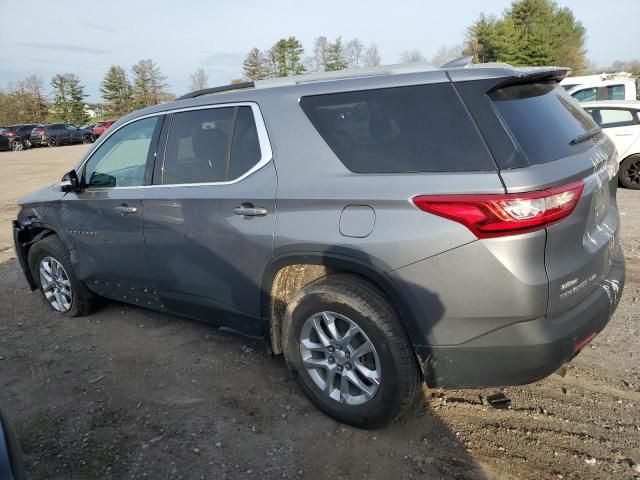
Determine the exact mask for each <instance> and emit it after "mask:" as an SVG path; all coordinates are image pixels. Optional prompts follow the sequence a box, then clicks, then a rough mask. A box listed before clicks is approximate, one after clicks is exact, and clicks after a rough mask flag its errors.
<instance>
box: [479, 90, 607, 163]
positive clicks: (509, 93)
mask: <svg viewBox="0 0 640 480" xmlns="http://www.w3.org/2000/svg"><path fill="white" fill-rule="evenodd" d="M489 98H490V99H491V101H492V102H493V104H494V105H495V107H496V109H497V111H498V113H499V115H500V116H501V117H502V119H503V120H504V123H505V124H506V126H507V127H508V129H509V130H510V131H511V133H512V135H513V137H514V139H515V140H516V142H517V143H518V145H519V146H520V148H521V150H522V152H523V153H524V155H525V156H526V158H527V161H528V163H529V164H530V165H539V164H542V163H547V162H552V161H554V160H558V159H560V158H563V157H567V156H569V155H574V154H576V153H579V152H582V151H585V150H587V149H589V148H590V147H591V146H592V145H593V142H596V141H599V138H600V137H599V136H596V137H594V138H593V139H592V140H590V141H586V142H581V143H578V144H575V145H572V144H571V141H572V140H573V139H575V138H576V137H578V136H580V135H581V134H583V133H585V132H587V131H589V130H591V129H592V128H596V127H597V126H596V124H595V122H594V121H593V119H592V118H591V116H589V114H588V113H587V112H585V111H584V110H583V109H582V108H581V107H580V105H579V104H578V103H577V102H576V101H575V100H573V99H572V98H571V97H570V96H569V95H568V94H567V93H566V92H565V90H564V89H563V88H562V87H560V86H558V85H557V84H556V83H555V82H550V83H528V84H521V85H511V86H507V87H503V88H500V89H498V90H496V91H494V92H492V93H490V94H489Z"/></svg>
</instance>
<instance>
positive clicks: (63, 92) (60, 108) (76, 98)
mask: <svg viewBox="0 0 640 480" xmlns="http://www.w3.org/2000/svg"><path fill="white" fill-rule="evenodd" d="M51 86H52V87H53V110H54V112H55V115H56V117H58V118H59V119H61V120H62V121H64V122H67V123H85V122H86V121H87V114H86V113H85V111H84V99H85V97H86V96H87V95H85V94H84V87H83V86H82V85H81V84H80V79H79V78H78V77H77V76H76V75H74V74H72V73H65V74H57V75H55V76H54V77H53V78H52V79H51Z"/></svg>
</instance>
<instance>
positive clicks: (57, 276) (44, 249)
mask: <svg viewBox="0 0 640 480" xmlns="http://www.w3.org/2000/svg"><path fill="white" fill-rule="evenodd" d="M29 268H30V270H31V275H32V276H33V278H34V279H35V281H36V283H37V285H38V287H39V289H40V292H41V293H42V295H43V296H44V298H45V300H46V301H47V303H48V304H49V306H50V307H51V308H52V309H53V310H54V311H56V312H59V313H61V314H63V315H65V316H67V317H79V316H82V315H87V314H88V313H89V312H90V311H91V304H92V300H93V294H92V293H91V292H90V291H89V290H88V289H87V287H86V286H85V285H84V283H82V282H81V281H79V280H78V279H77V278H76V276H75V273H74V272H73V267H72V265H71V259H70V257H69V252H68V251H67V249H66V248H65V246H64V245H63V243H62V242H61V241H60V239H59V238H58V237H57V236H56V235H49V236H48V237H45V238H43V239H42V240H40V241H39V242H37V243H36V244H34V245H33V246H32V247H31V249H30V250H29Z"/></svg>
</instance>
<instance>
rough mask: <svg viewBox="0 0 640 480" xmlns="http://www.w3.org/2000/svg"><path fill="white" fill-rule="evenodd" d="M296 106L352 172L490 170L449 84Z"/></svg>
mask: <svg viewBox="0 0 640 480" xmlns="http://www.w3.org/2000/svg"><path fill="white" fill-rule="evenodd" d="M300 106H301V107H302V109H303V111H304V112H305V114H306V115H307V117H308V118H309V120H310V121H311V123H312V124H313V126H314V127H315V129H316V130H317V131H318V133H319V134H320V135H321V136H322V138H323V139H324V141H325V142H326V143H327V144H328V145H329V147H331V149H332V150H333V152H334V153H335V154H336V156H337V157H338V159H340V161H341V162H342V163H343V164H344V165H345V166H346V167H347V168H348V169H349V170H351V171H353V172H357V173H411V172H463V171H479V170H492V169H495V165H494V163H493V161H492V159H491V158H490V157H489V154H488V152H487V150H486V148H485V146H484V144H483V142H482V139H481V138H480V136H479V133H478V132H477V131H476V129H475V127H474V125H473V124H472V122H471V120H470V118H469V116H468V114H467V112H466V110H465V108H464V106H463V105H462V103H461V101H460V99H459V98H458V96H457V95H456V93H455V91H454V90H453V87H452V86H451V84H449V83H439V84H431V85H416V86H408V87H395V88H383V89H374V90H361V91H355V92H345V93H334V94H325V95H314V96H307V97H303V98H302V99H301V101H300Z"/></svg>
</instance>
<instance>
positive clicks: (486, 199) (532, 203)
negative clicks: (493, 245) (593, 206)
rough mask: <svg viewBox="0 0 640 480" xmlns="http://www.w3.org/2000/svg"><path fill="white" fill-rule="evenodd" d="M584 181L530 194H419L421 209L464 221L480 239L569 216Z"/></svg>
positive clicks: (531, 228) (523, 230) (536, 227)
mask: <svg viewBox="0 0 640 480" xmlns="http://www.w3.org/2000/svg"><path fill="white" fill-rule="evenodd" d="M583 188H584V184H583V183H582V182H575V183H570V184H568V185H563V186H561V187H554V188H549V189H547V190H538V191H535V192H527V193H508V194H497V195H492V194H485V195H419V196H417V197H413V198H412V199H411V201H412V202H413V204H414V205H415V206H416V207H418V208H419V209H420V210H423V211H425V212H429V213H433V214H434V215H438V216H440V217H445V218H448V219H450V220H454V221H456V222H459V223H462V224H463V225H465V226H466V227H467V228H468V229H469V230H471V231H472V232H473V234H474V235H475V236H476V237H478V238H491V237H502V236H505V235H517V234H519V233H527V232H532V231H534V230H539V229H541V228H544V227H546V226H548V225H550V224H552V223H555V222H558V221H560V220H562V219H563V218H565V217H567V216H568V215H569V214H571V212H573V209H574V208H575V207H576V205H577V204H578V200H580V196H581V195H582V190H583Z"/></svg>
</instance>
